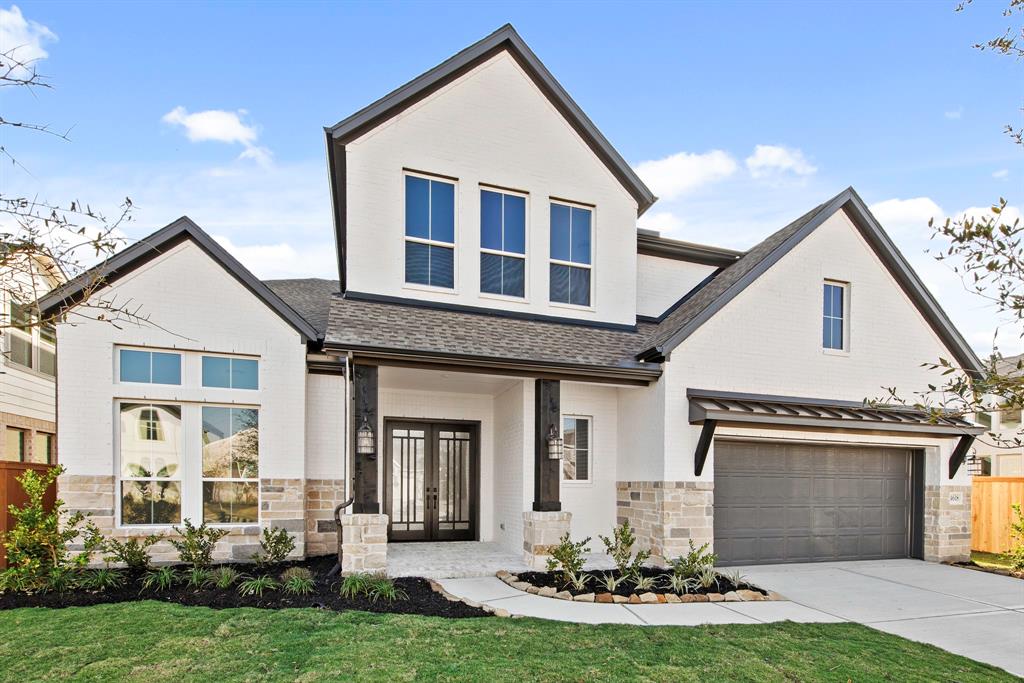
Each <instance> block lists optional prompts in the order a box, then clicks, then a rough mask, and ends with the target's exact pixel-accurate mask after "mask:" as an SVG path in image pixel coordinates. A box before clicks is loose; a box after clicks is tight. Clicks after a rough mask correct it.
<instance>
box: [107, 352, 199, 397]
mask: <svg viewBox="0 0 1024 683" xmlns="http://www.w3.org/2000/svg"><path fill="white" fill-rule="evenodd" d="M114 351H115V353H114V384H119V385H123V386H132V387H148V386H157V387H183V386H185V385H186V382H185V372H186V371H185V353H184V352H183V351H178V350H176V349H163V348H155V347H149V346H129V345H118V346H115V347H114ZM122 351H138V352H140V353H148V354H150V356H149V376H150V377H152V376H153V355H152V354H154V353H164V354H167V355H169V356H177V357H178V383H177V384H166V383H164V382H153V381H150V382H132V381H131V380H122V379H121V352H122Z"/></svg>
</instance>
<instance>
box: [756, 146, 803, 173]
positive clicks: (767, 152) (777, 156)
mask: <svg viewBox="0 0 1024 683" xmlns="http://www.w3.org/2000/svg"><path fill="white" fill-rule="evenodd" d="M746 164H747V170H749V171H750V175H752V176H753V177H755V178H765V177H768V176H773V175H778V174H785V173H792V174H794V175H798V176H808V175H813V174H814V173H816V172H817V171H818V169H817V167H815V166H814V165H812V164H811V162H809V161H808V160H807V158H806V157H804V153H803V152H801V151H800V150H799V149H794V148H792V147H782V146H780V145H756V146H755V147H754V153H753V154H752V155H750V156H749V157H747V159H746Z"/></svg>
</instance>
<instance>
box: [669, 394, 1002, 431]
mask: <svg viewBox="0 0 1024 683" xmlns="http://www.w3.org/2000/svg"><path fill="white" fill-rule="evenodd" d="M686 395H687V398H689V400H690V416H689V419H690V424H702V423H706V422H708V421H713V422H728V423H751V424H761V425H777V426H786V427H810V428H814V429H854V430H868V431H886V432H913V433H917V434H929V435H938V436H964V435H969V434H970V435H973V434H981V433H983V432H984V431H985V429H984V427H979V426H977V425H974V424H972V423H970V422H968V421H967V420H964V419H962V418H959V417H955V416H952V415H950V416H944V417H938V418H935V417H934V416H933V415H931V414H930V413H929V412H928V411H925V410H918V409H915V408H907V407H903V406H895V407H893V406H871V405H867V404H865V403H864V402H857V401H842V400H838V399H837V400H828V399H816V398H797V397H793V396H772V395H767V394H747V393H737V392H732V391H714V390H708V389H689V390H687V392H686Z"/></svg>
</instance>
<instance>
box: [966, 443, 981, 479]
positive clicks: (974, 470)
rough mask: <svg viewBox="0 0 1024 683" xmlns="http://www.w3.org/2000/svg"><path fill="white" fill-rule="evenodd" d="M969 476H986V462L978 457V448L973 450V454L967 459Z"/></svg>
mask: <svg viewBox="0 0 1024 683" xmlns="http://www.w3.org/2000/svg"><path fill="white" fill-rule="evenodd" d="M967 474H969V475H971V476H972V477H980V476H982V475H983V474H985V460H984V459H983V458H979V457H978V449H977V448H972V449H971V454H970V455H969V456H968V457H967Z"/></svg>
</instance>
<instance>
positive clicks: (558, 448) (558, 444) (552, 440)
mask: <svg viewBox="0 0 1024 683" xmlns="http://www.w3.org/2000/svg"><path fill="white" fill-rule="evenodd" d="M562 446H563V442H562V437H561V435H559V433H558V427H556V426H555V425H551V427H550V428H549V429H548V460H561V459H562Z"/></svg>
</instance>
